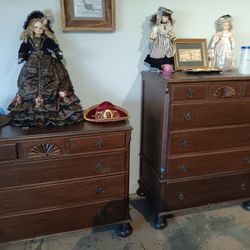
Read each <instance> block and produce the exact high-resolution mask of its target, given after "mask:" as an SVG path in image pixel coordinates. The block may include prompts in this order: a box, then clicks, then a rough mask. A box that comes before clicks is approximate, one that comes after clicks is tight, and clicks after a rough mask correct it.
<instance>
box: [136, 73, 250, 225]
mask: <svg viewBox="0 0 250 250" xmlns="http://www.w3.org/2000/svg"><path fill="white" fill-rule="evenodd" d="M249 97H250V76H242V75H238V74H237V73H234V72H227V73H223V74H214V75H213V74H207V75H206V74H199V75H187V74H184V73H182V72H178V73H174V74H173V75H170V76H162V75H161V74H159V73H154V72H143V73H142V115H141V118H142V119H141V152H140V179H139V181H138V183H139V189H138V193H139V194H142V195H145V196H146V197H147V198H148V199H149V200H150V201H151V202H152V204H153V206H154V207H155V210H156V220H155V222H154V223H153V224H154V225H155V227H156V228H164V227H165V226H166V223H165V221H164V217H165V216H166V215H168V214H170V213H174V211H176V210H180V209H186V208H191V207H196V206H204V205H208V204H210V203H219V202H228V201H233V200H238V199H243V200H244V199H245V200H246V199H248V198H249V197H250V189H249V187H250V182H249V179H250V108H249V107H250V105H249V104H250V98H249ZM248 204H249V203H247V202H246V203H245V206H244V207H247V206H248ZM162 222H164V223H162Z"/></svg>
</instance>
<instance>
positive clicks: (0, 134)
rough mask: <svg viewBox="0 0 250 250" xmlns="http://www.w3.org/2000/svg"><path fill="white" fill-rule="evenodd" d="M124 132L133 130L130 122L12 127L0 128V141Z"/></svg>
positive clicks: (85, 122)
mask: <svg viewBox="0 0 250 250" xmlns="http://www.w3.org/2000/svg"><path fill="white" fill-rule="evenodd" d="M124 130H132V127H131V126H130V124H129V122H128V121H119V122H108V123H93V122H87V121H84V122H81V123H78V124H74V125H71V126H64V127H52V126H51V127H46V128H38V127H34V128H27V129H23V128H20V127H14V126H11V125H7V126H4V127H2V128H0V141H4V140H8V139H23V138H25V139H27V138H43V137H44V138H46V137H50V136H55V137H57V136H68V135H88V134H96V133H97V134H98V133H110V132H118V131H124Z"/></svg>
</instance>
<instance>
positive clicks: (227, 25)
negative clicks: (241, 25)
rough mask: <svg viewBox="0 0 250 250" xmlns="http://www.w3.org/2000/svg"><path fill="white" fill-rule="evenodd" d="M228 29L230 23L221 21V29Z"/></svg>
mask: <svg viewBox="0 0 250 250" xmlns="http://www.w3.org/2000/svg"><path fill="white" fill-rule="evenodd" d="M229 29H230V24H229V22H225V23H223V30H229Z"/></svg>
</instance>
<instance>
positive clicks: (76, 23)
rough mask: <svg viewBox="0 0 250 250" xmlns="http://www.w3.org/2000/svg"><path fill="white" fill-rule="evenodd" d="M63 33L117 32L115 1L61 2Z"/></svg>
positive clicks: (75, 0) (85, 0)
mask: <svg viewBox="0 0 250 250" xmlns="http://www.w3.org/2000/svg"><path fill="white" fill-rule="evenodd" d="M61 17H62V29H63V31H115V0H61Z"/></svg>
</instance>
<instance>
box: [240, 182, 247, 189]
mask: <svg viewBox="0 0 250 250" xmlns="http://www.w3.org/2000/svg"><path fill="white" fill-rule="evenodd" d="M246 186H247V185H246V183H244V182H242V183H241V184H240V189H241V190H242V191H245V190H246V189H247V187H246Z"/></svg>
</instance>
